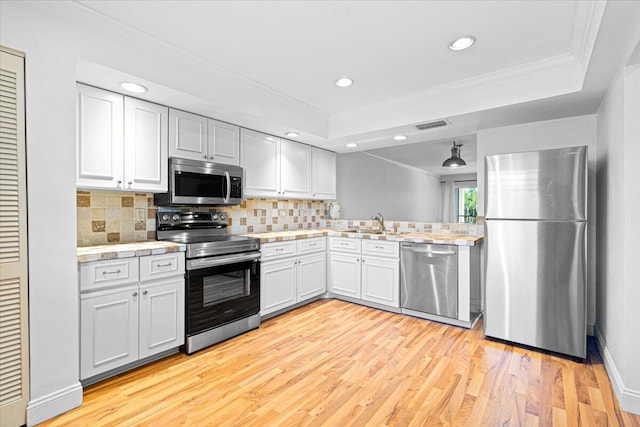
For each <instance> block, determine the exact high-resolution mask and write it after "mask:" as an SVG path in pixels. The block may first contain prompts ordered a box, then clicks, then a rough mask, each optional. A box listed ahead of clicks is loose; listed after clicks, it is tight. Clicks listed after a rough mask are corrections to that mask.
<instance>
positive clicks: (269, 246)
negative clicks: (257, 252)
mask: <svg viewBox="0 0 640 427" xmlns="http://www.w3.org/2000/svg"><path fill="white" fill-rule="evenodd" d="M325 249H326V247H325V238H324V237H319V238H312V239H305V240H300V241H297V242H294V241H287V242H276V243H265V244H263V245H262V248H261V251H262V258H261V265H260V315H261V316H265V315H267V314H270V313H274V312H276V311H279V310H283V309H286V308H287V307H291V306H293V305H294V304H297V303H299V302H302V301H305V300H307V299H310V298H313V297H316V296H318V295H322V294H324V293H325V292H326V290H327V287H326V283H327V281H326V253H325Z"/></svg>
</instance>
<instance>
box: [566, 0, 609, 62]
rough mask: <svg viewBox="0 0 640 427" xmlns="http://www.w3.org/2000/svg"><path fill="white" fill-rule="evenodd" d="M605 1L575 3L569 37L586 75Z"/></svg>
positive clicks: (605, 4)
mask: <svg viewBox="0 0 640 427" xmlns="http://www.w3.org/2000/svg"><path fill="white" fill-rule="evenodd" d="M606 6H607V0H597V1H577V2H576V13H575V15H574V20H573V32H572V36H571V41H572V47H573V54H574V56H575V58H576V60H577V61H578V62H579V63H580V64H582V67H583V71H584V73H585V74H586V71H587V67H588V65H589V61H590V60H591V54H592V53H593V48H594V46H595V44H596V38H597V36H598V31H599V30H600V23H601V22H602V17H603V16H604V10H605V8H606Z"/></svg>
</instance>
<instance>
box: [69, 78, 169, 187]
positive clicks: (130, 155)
mask: <svg viewBox="0 0 640 427" xmlns="http://www.w3.org/2000/svg"><path fill="white" fill-rule="evenodd" d="M77 95H78V99H77V110H76V111H77V120H76V126H77V130H76V142H77V154H76V155H77V161H76V185H77V186H78V187H79V188H89V189H109V190H130V191H149V192H163V191H167V164H168V157H167V121H168V116H169V114H168V111H169V110H168V108H167V107H163V106H161V105H157V104H153V103H150V102H146V101H141V100H138V99H134V98H129V97H126V96H123V95H119V94H117V93H113V92H109V91H106V90H102V89H97V88H94V87H91V86H86V85H83V84H80V83H78V84H77Z"/></svg>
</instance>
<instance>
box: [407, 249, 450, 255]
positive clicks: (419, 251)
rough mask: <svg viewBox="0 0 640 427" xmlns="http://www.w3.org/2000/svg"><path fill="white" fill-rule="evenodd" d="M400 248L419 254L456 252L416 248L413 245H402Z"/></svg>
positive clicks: (448, 253)
mask: <svg viewBox="0 0 640 427" xmlns="http://www.w3.org/2000/svg"><path fill="white" fill-rule="evenodd" d="M402 250H403V251H407V252H415V253H419V254H430V255H455V254H456V252H455V251H430V250H427V249H416V248H413V247H410V248H407V247H403V248H402Z"/></svg>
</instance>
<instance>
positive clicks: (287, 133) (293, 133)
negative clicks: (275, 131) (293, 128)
mask: <svg viewBox="0 0 640 427" xmlns="http://www.w3.org/2000/svg"><path fill="white" fill-rule="evenodd" d="M285 135H286V136H288V137H289V138H297V137H299V136H300V134H299V133H298V132H285Z"/></svg>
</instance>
